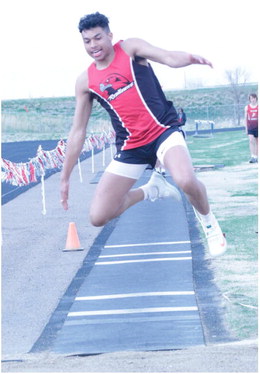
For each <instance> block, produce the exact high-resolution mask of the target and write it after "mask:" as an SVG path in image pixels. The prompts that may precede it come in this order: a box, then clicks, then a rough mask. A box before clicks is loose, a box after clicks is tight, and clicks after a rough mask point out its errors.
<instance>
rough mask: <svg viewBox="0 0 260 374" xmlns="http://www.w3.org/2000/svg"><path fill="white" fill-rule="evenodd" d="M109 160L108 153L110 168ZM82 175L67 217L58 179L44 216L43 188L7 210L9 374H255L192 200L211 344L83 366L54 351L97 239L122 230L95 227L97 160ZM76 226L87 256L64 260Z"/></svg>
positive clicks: (196, 265)
mask: <svg viewBox="0 0 260 374" xmlns="http://www.w3.org/2000/svg"><path fill="white" fill-rule="evenodd" d="M109 157H110V152H109V151H107V162H108V161H109ZM95 166H96V171H100V170H102V169H103V165H102V155H101V154H99V155H97V156H96V157H95ZM82 173H83V183H80V182H79V175H78V170H77V167H76V168H75V169H74V171H73V177H72V183H71V192H70V210H69V211H68V212H64V211H63V210H62V209H61V207H60V203H59V200H60V198H59V173H58V174H55V175H52V176H51V178H48V179H47V180H46V185H45V188H46V209H47V214H46V215H45V216H43V215H42V213H41V187H40V185H37V186H35V187H34V188H32V189H30V190H28V191H26V192H25V193H23V194H21V195H19V196H18V197H16V198H15V199H14V200H12V201H9V202H8V203H7V204H5V205H3V207H2V217H3V218H2V236H3V257H2V360H3V363H2V371H3V372H9V371H12V370H16V371H26V370H27V369H28V370H29V369H31V370H34V371H36V372H37V371H42V370H44V371H55V370H57V371H67V372H74V371H75V370H76V371H81V372H88V371H89V372H91V371H92V372H94V371H96V372H101V371H102V372H109V371H112V372H118V371H125V372H128V371H131V372H137V371H142V372H150V371H157V372H160V371H164V372H176V371H185V372H202V371H204V370H206V371H212V372H216V371H218V372H219V371H222V370H223V371H222V372H227V371H230V372H231V371H233V372H256V371H257V350H256V344H255V342H235V341H234V339H232V337H231V336H230V333H229V332H228V331H227V329H226V326H225V321H223V319H222V317H221V316H222V309H221V308H222V306H221V304H219V300H218V290H217V289H216V287H215V286H214V281H213V276H212V274H211V273H210V270H209V260H205V259H204V256H203V251H204V248H203V245H202V241H201V240H200V238H199V234H198V230H197V229H196V227H195V225H194V221H193V220H194V217H193V215H192V210H191V209H190V206H189V204H188V203H187V202H186V201H185V200H184V203H183V206H184V210H185V212H186V215H187V222H188V230H189V235H190V237H191V249H192V251H193V253H196V256H194V255H193V260H192V266H193V281H194V286H195V291H196V299H197V303H198V309H199V313H200V320H201V325H202V328H203V335H204V344H201V342H200V343H199V344H198V345H197V346H193V347H189V348H188V349H182V350H181V351H179V350H178V351H176V350H174V348H173V349H172V350H171V351H169V352H168V353H167V352H163V351H156V352H150V350H148V351H146V350H143V348H139V350H137V351H136V352H129V351H126V352H124V353H123V352H118V351H116V352H114V353H106V354H103V355H101V356H90V357H82V358H79V357H74V358H68V357H66V354H65V355H64V354H61V353H57V352H56V353H55V352H53V351H52V347H53V345H54V343H55V341H56V333H57V332H58V329H59V331H60V329H61V328H62V326H63V325H64V322H65V320H66V318H67V311H68V308H70V307H71V306H72V305H73V300H74V298H75V295H76V294H77V292H78V291H79V289H80V286H81V285H82V284H83V282H84V280H86V279H87V278H86V276H87V277H88V276H89V275H90V274H91V269H89V272H87V273H85V274H83V273H81V275H80V271H81V270H82V269H83V268H84V261H85V260H86V259H87V258H88V259H89V257H88V255H91V254H92V253H93V252H92V251H91V250H92V249H93V246H95V245H96V244H97V239H98V238H99V239H100V237H103V239H104V235H105V236H106V238H105V239H106V240H107V239H108V238H109V237H110V234H111V233H112V232H113V230H114V229H115V227H116V226H117V224H118V222H120V220H119V221H117V220H115V222H114V223H113V225H114V227H111V226H108V227H107V228H106V227H105V228H104V229H102V228H95V227H92V226H91V225H90V223H89V220H88V216H87V210H88V207H89V203H90V199H91V196H92V194H93V191H94V189H95V187H96V184H95V183H90V182H91V180H93V178H94V176H95V175H96V174H95V175H93V174H92V173H91V160H90V159H87V160H85V161H84V162H83V163H82ZM83 196H84V200H83V199H82V197H83ZM122 217H123V215H122ZM72 221H73V222H76V225H77V229H78V233H79V237H80V239H81V244H82V246H83V247H84V248H85V251H82V252H73V253H71V252H68V253H64V252H62V248H63V247H64V245H65V241H66V234H67V227H68V223H69V222H72ZM103 244H105V242H104V243H103ZM96 260H97V258H96V259H95V261H96ZM99 268H101V266H100V267H99ZM80 276H81V280H80ZM79 280H80V281H79ZM68 291H69V292H70V298H67V303H68V305H67V306H66V307H64V308H63V310H61V309H59V306H61V303H63V306H64V303H66V298H64V296H68ZM72 299H73V300H72ZM57 312H58V314H57ZM57 316H58V321H57V320H56V322H57V324H56V329H57V330H56V331H55V333H54V334H53V335H54V336H53V335H52V333H53V331H52V330H51V329H49V328H50V327H51V325H50V321H51V320H52V318H53V317H55V318H57ZM58 325H59V326H58ZM57 326H58V327H57ZM214 347H215V348H214ZM36 348H37V349H36ZM168 349H169V348H168ZM130 351H131V349H130ZM242 351H243V354H241V352H242ZM29 352H30V353H29ZM180 356H181V357H180ZM207 358H208V360H207ZM176 360H177V361H176ZM129 365H130V366H129Z"/></svg>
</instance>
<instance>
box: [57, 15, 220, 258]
mask: <svg viewBox="0 0 260 374" xmlns="http://www.w3.org/2000/svg"><path fill="white" fill-rule="evenodd" d="M79 31H80V33H81V36H82V40H83V43H84V46H85V49H86V52H87V53H88V54H89V56H91V57H92V58H93V60H94V62H93V63H92V64H91V65H90V67H89V68H88V69H87V70H85V71H83V73H82V74H81V75H80V76H79V77H78V79H77V81H76V108H75V114H74V119H73V124H72V128H71V130H70V133H69V137H68V141H67V148H66V156H65V161H64V165H63V169H62V173H61V187H60V192H61V204H62V206H63V208H64V209H65V210H67V209H68V198H69V179H70V175H71V172H72V170H73V168H74V166H75V164H76V162H77V160H78V157H79V155H80V153H81V150H82V147H83V144H84V142H85V138H86V130H87V124H88V120H89V117H90V114H91V110H92V103H93V100H94V99H96V100H97V101H99V103H100V104H101V105H102V106H103V107H104V109H105V110H107V112H108V114H109V115H110V118H111V122H112V125H113V127H114V130H115V132H116V148H117V153H116V155H115V156H114V159H113V160H112V161H111V163H110V164H109V165H108V167H107V168H106V170H105V172H104V173H103V175H102V177H101V179H100V181H99V183H98V185H97V188H96V192H95V194H94V197H93V200H92V202H91V207H90V221H91V223H92V224H93V225H94V226H103V225H105V224H106V223H107V222H109V221H110V220H112V219H113V218H115V217H117V216H119V215H120V214H122V213H123V212H124V211H125V210H126V209H128V208H129V207H131V206H132V205H134V204H136V203H138V202H140V201H142V200H145V199H147V200H150V201H154V200H156V199H158V198H174V199H178V200H180V199H181V196H180V193H179V191H178V189H177V188H175V186H174V185H172V184H170V183H168V182H167V181H166V179H165V178H164V176H163V175H162V174H160V173H158V172H156V171H154V172H153V173H152V175H151V178H150V180H149V182H148V183H147V184H145V185H143V186H141V187H138V188H132V187H133V186H134V184H135V182H136V181H137V180H138V179H139V178H140V177H141V175H142V174H143V172H144V170H145V169H146V168H147V166H148V165H151V166H152V167H153V168H154V167H155V165H156V162H157V160H159V162H160V163H161V164H162V165H163V167H165V168H167V169H168V171H169V173H170V174H171V176H172V178H173V179H174V181H175V183H176V184H177V186H178V187H179V188H181V189H182V190H183V191H184V193H185V194H186V196H187V197H188V198H189V200H190V202H191V204H192V205H193V207H194V211H195V213H196V215H197V217H198V219H199V221H200V223H201V224H202V227H203V230H204V232H205V234H206V238H207V241H208V247H209V252H210V254H211V255H212V256H219V255H221V254H223V253H224V252H225V251H226V248H227V244H226V240H225V237H224V235H223V233H222V230H221V228H220V226H219V224H218V222H217V219H216V218H215V216H214V214H213V213H212V212H211V210H210V207H209V202H208V198H207V192H206V188H205V186H204V184H203V183H202V182H200V181H199V180H198V179H197V177H196V175H195V172H194V168H193V166H192V162H191V157H190V154H189V151H188V148H187V144H186V142H185V139H184V137H183V134H182V131H181V130H180V127H179V122H178V115H177V112H176V109H175V107H174V106H173V103H172V102H171V101H168V100H167V99H166V97H165V95H164V92H163V91H162V88H161V85H160V83H159V81H158V79H157V77H156V76H155V74H154V72H153V69H152V67H151V65H150V63H149V60H150V61H153V62H157V63H160V64H164V65H167V66H169V67H171V68H181V67H185V66H189V65H192V64H200V65H207V66H210V67H212V64H211V62H210V61H208V60H207V59H205V58H204V57H201V56H198V55H194V54H191V53H187V52H179V51H177V52H176V51H168V50H165V49H161V48H158V47H155V46H153V45H151V44H149V43H148V42H146V41H144V40H142V39H138V38H130V39H126V40H124V41H119V42H117V43H116V44H113V43H112V39H113V34H112V33H111V31H110V28H109V20H108V18H107V17H106V16H105V15H102V14H100V13H98V12H96V13H93V14H88V15H86V16H84V17H82V18H81V20H80V22H79Z"/></svg>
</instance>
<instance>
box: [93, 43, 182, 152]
mask: <svg viewBox="0 0 260 374" xmlns="http://www.w3.org/2000/svg"><path fill="white" fill-rule="evenodd" d="M120 43H121V42H118V43H116V44H115V45H114V51H115V56H114V59H113V61H112V62H111V64H110V65H109V66H108V67H107V68H105V69H102V70H98V69H97V68H96V65H95V63H92V64H91V65H90V67H89V68H88V80H89V90H90V91H91V92H92V94H93V96H94V98H96V99H97V100H98V101H99V102H100V104H101V105H102V106H103V107H104V108H105V109H106V110H107V111H108V113H109V115H110V118H111V121H112V125H113V128H114V130H115V132H116V145H117V149H118V150H126V149H132V148H136V147H140V146H143V145H145V144H148V143H150V142H151V141H153V140H155V139H156V138H157V137H158V136H159V135H161V134H162V133H163V132H164V131H165V130H166V129H167V128H169V127H171V126H178V115H177V113H176V110H175V108H174V106H173V104H172V102H171V101H167V99H166V97H165V95H164V93H163V91H162V89H161V86H160V83H159V82H158V80H157V78H156V76H155V74H154V72H153V70H152V68H151V66H150V65H148V66H144V65H141V64H139V63H138V62H136V61H134V60H133V59H132V58H131V57H130V56H128V55H127V54H126V52H125V51H124V50H123V49H122V48H121V46H120Z"/></svg>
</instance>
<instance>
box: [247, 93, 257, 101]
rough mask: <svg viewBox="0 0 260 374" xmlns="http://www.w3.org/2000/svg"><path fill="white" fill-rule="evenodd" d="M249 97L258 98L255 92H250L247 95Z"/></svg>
mask: <svg viewBox="0 0 260 374" xmlns="http://www.w3.org/2000/svg"><path fill="white" fill-rule="evenodd" d="M250 97H253V98H254V99H256V100H258V97H257V94H255V93H251V94H250V95H249V99H250Z"/></svg>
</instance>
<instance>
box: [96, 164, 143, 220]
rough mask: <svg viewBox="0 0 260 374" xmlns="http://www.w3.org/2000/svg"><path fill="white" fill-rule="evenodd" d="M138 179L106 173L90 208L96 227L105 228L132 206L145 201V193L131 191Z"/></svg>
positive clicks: (138, 189)
mask: <svg viewBox="0 0 260 374" xmlns="http://www.w3.org/2000/svg"><path fill="white" fill-rule="evenodd" d="M135 182H136V179H133V178H128V177H123V176H120V175H116V174H113V173H110V172H106V171H105V172H104V174H103V176H102V177H101V179H100V181H99V183H98V186H97V189H96V191H95V194H94V197H93V200H92V202H91V206H90V221H91V223H92V224H93V225H94V226H103V225H105V224H106V223H107V222H109V221H110V220H111V219H113V218H116V217H118V216H119V215H120V214H122V213H123V212H124V211H125V210H126V209H127V208H129V207H130V206H132V205H134V204H136V203H138V202H139V201H142V200H143V199H144V192H143V191H142V189H140V188H137V189H133V190H130V189H131V188H132V186H133V185H134V183H135Z"/></svg>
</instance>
